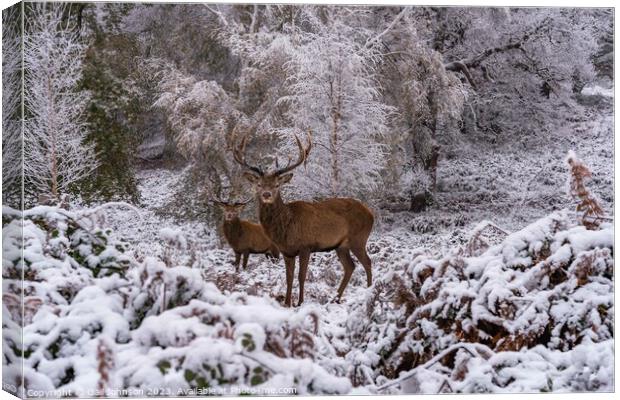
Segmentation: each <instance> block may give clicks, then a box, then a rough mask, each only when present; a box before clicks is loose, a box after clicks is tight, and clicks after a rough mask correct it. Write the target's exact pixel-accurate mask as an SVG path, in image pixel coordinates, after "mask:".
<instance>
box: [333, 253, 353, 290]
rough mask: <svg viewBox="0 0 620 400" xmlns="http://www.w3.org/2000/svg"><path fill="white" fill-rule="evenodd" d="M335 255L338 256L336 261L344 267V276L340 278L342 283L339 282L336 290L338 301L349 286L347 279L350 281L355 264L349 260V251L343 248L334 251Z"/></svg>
mask: <svg viewBox="0 0 620 400" xmlns="http://www.w3.org/2000/svg"><path fill="white" fill-rule="evenodd" d="M336 254H337V255H338V259H339V260H340V263H341V264H342V266H343V267H344V275H343V276H342V281H341V282H340V287H339V288H338V301H340V299H341V298H342V294H343V293H344V290H345V289H346V287H347V285H348V284H349V279H351V275H353V270H354V269H355V263H354V262H353V259H352V258H351V253H349V249H347V248H344V247H339V248H337V249H336Z"/></svg>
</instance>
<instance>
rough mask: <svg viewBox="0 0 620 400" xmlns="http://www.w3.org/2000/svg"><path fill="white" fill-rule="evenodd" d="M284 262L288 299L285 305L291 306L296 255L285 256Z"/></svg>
mask: <svg viewBox="0 0 620 400" xmlns="http://www.w3.org/2000/svg"><path fill="white" fill-rule="evenodd" d="M284 264H285V265H286V300H284V305H285V306H286V307H290V306H291V296H292V292H293V276H294V274H295V257H287V256H284Z"/></svg>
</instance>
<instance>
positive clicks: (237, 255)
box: [235, 251, 241, 271]
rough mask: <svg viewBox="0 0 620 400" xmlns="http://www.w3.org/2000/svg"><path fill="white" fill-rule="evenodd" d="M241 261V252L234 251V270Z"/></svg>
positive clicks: (237, 268) (237, 269) (236, 269)
mask: <svg viewBox="0 0 620 400" xmlns="http://www.w3.org/2000/svg"><path fill="white" fill-rule="evenodd" d="M240 262H241V253H237V252H236V251H235V271H239V263H240Z"/></svg>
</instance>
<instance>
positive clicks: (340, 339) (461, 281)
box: [3, 169, 614, 396]
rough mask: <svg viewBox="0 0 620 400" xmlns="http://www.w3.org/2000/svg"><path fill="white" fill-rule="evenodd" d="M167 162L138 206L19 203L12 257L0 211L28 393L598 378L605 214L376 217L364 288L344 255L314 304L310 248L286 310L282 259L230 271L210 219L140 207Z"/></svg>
mask: <svg viewBox="0 0 620 400" xmlns="http://www.w3.org/2000/svg"><path fill="white" fill-rule="evenodd" d="M176 176H178V174H176V173H175V172H174V171H167V170H158V169H151V170H143V171H141V172H140V175H139V179H140V187H141V190H142V193H143V203H144V204H145V205H147V206H145V207H141V208H129V207H125V206H122V205H116V206H114V205H110V206H108V207H103V208H99V209H96V210H97V212H93V210H92V209H84V210H74V211H64V210H61V209H58V208H54V207H37V208H35V209H32V210H30V211H28V212H27V213H26V215H25V218H26V221H25V224H24V238H25V249H24V254H25V261H26V263H25V265H22V264H21V263H20V262H19V251H17V252H16V250H15V249H18V248H19V246H18V243H19V238H20V233H21V232H20V230H19V224H18V219H15V218H16V217H17V216H18V215H17V214H16V213H15V212H13V211H11V210H10V209H7V208H5V209H4V219H5V228H4V229H5V233H4V235H3V250H4V251H3V258H4V264H5V280H4V288H3V289H4V293H5V302H4V304H5V313H4V315H5V318H4V321H3V327H4V329H5V332H7V334H6V335H5V341H4V351H5V354H9V355H8V356H7V358H6V359H5V363H6V362H9V364H8V365H5V371H7V372H5V381H6V380H7V379H8V380H9V381H10V382H11V381H12V382H14V383H15V384H17V383H18V377H19V375H20V372H19V368H17V369H15V367H16V366H17V365H19V364H18V363H19V355H18V352H17V351H16V349H17V348H19V347H20V346H19V340H20V339H19V336H18V335H17V333H16V332H17V330H18V327H17V324H19V319H21V317H20V316H18V315H17V314H16V308H15V307H16V304H17V305H18V304H19V299H18V298H17V297H16V296H15V295H12V297H11V294H10V293H15V294H17V293H16V290H17V288H18V287H19V281H18V278H19V275H20V274H19V272H20V271H21V270H22V269H23V270H24V274H25V276H26V285H25V288H24V290H25V294H26V297H25V304H26V315H25V316H24V321H23V323H24V324H25V327H24V343H23V345H24V353H23V354H24V355H25V361H24V364H25V369H24V377H25V378H26V382H27V384H26V388H25V390H26V391H28V390H30V395H32V396H44V395H47V396H50V395H57V394H59V393H74V394H77V395H81V396H87V395H94V394H97V393H98V391H99V392H101V391H104V392H105V393H107V394H108V395H119V394H122V393H125V394H128V395H139V396H147V395H157V394H159V395H161V394H167V395H179V394H195V395H201V394H207V393H212V394H213V393H217V394H238V393H239V392H240V391H244V392H245V393H256V394H290V392H291V391H293V390H294V391H295V392H296V393H299V394H304V393H358V394H364V393H367V394H370V393H379V394H388V393H438V392H451V391H452V392H536V391H583V390H597V391H610V390H613V387H614V386H613V385H614V383H613V349H614V346H613V309H614V303H613V290H614V288H613V258H612V255H613V226H612V225H610V224H607V225H603V226H602V229H601V230H599V231H586V230H585V228H583V227H581V226H577V225H576V223H575V220H574V215H573V214H572V213H568V212H556V213H553V214H551V215H549V216H547V217H545V218H542V219H540V220H538V221H536V222H534V223H533V224H531V225H529V226H527V227H525V228H524V229H523V230H518V231H516V232H514V233H512V234H507V233H506V232H504V230H503V229H502V228H500V227H497V226H496V225H495V224H493V223H492V222H486V223H484V222H483V223H480V224H477V226H475V227H469V226H463V228H462V231H461V233H459V234H455V231H450V230H449V229H446V230H444V231H442V232H430V233H426V234H420V233H418V232H413V231H411V230H410V229H408V227H407V224H404V223H398V221H394V222H393V223H390V222H386V221H384V222H383V223H382V225H381V226H380V227H379V228H378V229H377V230H376V231H375V232H374V233H373V235H372V237H371V239H370V240H369V243H368V249H369V253H370V256H371V258H372V260H373V273H374V278H375V283H374V285H373V286H372V287H370V288H366V287H365V276H364V274H363V273H362V272H363V270H362V269H361V268H358V269H356V270H355V272H354V275H353V278H352V280H351V283H350V285H349V287H348V288H347V291H346V292H345V298H344V299H343V301H342V303H340V304H337V303H333V302H331V301H330V300H331V299H332V298H333V297H334V295H335V292H336V287H337V285H338V283H339V280H340V277H341V273H342V271H341V268H340V266H339V263H338V261H337V259H336V256H335V254H333V253H323V254H314V255H313V256H312V259H311V261H310V269H309V273H308V279H307V283H306V292H305V298H306V301H305V304H304V305H303V306H301V307H299V308H293V309H287V308H283V307H282V306H281V303H282V300H283V294H284V291H285V282H284V268H283V262H282V260H279V261H278V262H275V263H274V262H272V261H269V260H267V259H266V258H265V257H264V256H258V255H254V256H251V258H250V262H249V266H248V269H247V270H244V271H240V272H238V273H237V272H235V270H234V267H233V265H232V261H233V254H232V252H231V250H230V249H228V247H227V246H226V245H222V243H221V242H220V241H219V239H218V236H217V234H216V232H215V231H214V230H213V228H211V227H209V226H208V225H207V224H206V223H200V222H196V221H194V222H179V221H174V220H171V219H169V218H166V217H163V216H161V215H160V214H159V213H158V212H157V210H158V208H160V207H161V206H163V205H165V204H166V197H167V196H169V194H170V193H171V191H170V186H171V185H173V184H174V181H175V179H176ZM401 222H402V221H401ZM296 294H297V287H296V286H295V288H294V295H295V296H296ZM17 309H18V308H17ZM11 315H13V318H14V319H11V318H10V316H11ZM7 360H8V361H7ZM287 390H288V392H286V391H287ZM122 391H125V392H122ZM209 391H211V392H209ZM278 391H280V392H278Z"/></svg>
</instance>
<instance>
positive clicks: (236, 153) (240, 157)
mask: <svg viewBox="0 0 620 400" xmlns="http://www.w3.org/2000/svg"><path fill="white" fill-rule="evenodd" d="M247 139H248V135H247V134H246V135H245V136H243V138H242V139H241V142H240V143H239V145H238V146H237V145H236V144H235V145H233V157H234V159H235V161H237V163H239V164H240V165H241V166H242V167H244V168H246V169H247V170H249V171H251V172H253V173H254V174H256V175H258V176H264V175H265V173H264V172H263V171H262V170H261V169H260V168H258V167H254V166H252V165H250V164H248V163H247V161H246V160H245V146H246V144H247ZM295 142H296V143H297V148H298V149H299V157H298V158H297V161H295V162H294V163H293V164H291V158H290V157H289V160H288V163H287V165H286V167H284V168H277V160H276V170H275V171H274V172H273V175H282V174H285V173H287V172H289V171H292V170H294V169H295V168H297V167H298V166H299V165H301V164H302V163H304V162H306V161H307V159H308V155H309V154H310V150H312V131H310V130H308V145H307V146H306V147H305V148H304V146H303V145H302V143H301V140H300V139H299V136H297V135H295Z"/></svg>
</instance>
